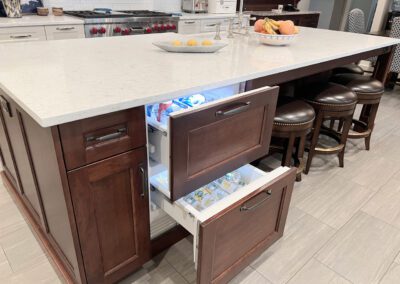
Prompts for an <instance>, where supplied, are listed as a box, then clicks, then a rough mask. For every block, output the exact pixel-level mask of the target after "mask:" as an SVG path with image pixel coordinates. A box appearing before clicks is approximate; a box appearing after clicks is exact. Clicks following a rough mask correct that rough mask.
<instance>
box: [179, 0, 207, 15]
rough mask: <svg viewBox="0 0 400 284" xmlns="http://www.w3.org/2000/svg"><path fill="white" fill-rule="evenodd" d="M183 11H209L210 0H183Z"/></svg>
mask: <svg viewBox="0 0 400 284" xmlns="http://www.w3.org/2000/svg"><path fill="white" fill-rule="evenodd" d="M182 11H185V12H188V13H207V11H208V0H182Z"/></svg>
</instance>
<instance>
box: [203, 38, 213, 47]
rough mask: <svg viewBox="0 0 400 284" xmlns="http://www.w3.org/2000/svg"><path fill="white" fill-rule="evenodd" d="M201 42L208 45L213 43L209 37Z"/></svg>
mask: <svg viewBox="0 0 400 284" xmlns="http://www.w3.org/2000/svg"><path fill="white" fill-rule="evenodd" d="M201 44H202V45H206V46H209V45H213V42H212V41H211V40H209V39H205V40H203V42H202V43H201Z"/></svg>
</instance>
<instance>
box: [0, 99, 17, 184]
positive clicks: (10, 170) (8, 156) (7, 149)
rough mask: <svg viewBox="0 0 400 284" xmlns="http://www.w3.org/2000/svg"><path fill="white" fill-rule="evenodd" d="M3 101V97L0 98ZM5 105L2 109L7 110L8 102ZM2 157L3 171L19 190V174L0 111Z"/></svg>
mask: <svg viewBox="0 0 400 284" xmlns="http://www.w3.org/2000/svg"><path fill="white" fill-rule="evenodd" d="M0 101H1V97H0ZM4 103H5V105H2V108H7V102H4ZM0 119H1V124H0V157H1V161H2V166H3V170H4V171H5V173H6V175H7V178H8V179H9V180H10V182H11V183H12V184H13V185H14V187H15V188H18V184H17V172H16V169H15V163H14V154H13V152H12V146H11V144H10V138H9V136H8V132H7V128H6V125H5V121H4V117H3V111H0Z"/></svg>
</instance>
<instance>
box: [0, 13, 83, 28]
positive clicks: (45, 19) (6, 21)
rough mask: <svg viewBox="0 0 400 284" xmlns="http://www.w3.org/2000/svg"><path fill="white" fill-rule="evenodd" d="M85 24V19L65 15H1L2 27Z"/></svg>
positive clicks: (0, 23)
mask: <svg viewBox="0 0 400 284" xmlns="http://www.w3.org/2000/svg"><path fill="white" fill-rule="evenodd" d="M79 24H83V20H81V19H79V18H76V17H70V16H67V15H64V16H54V15H48V16H38V15H23V16H22V18H6V17H0V28H10V27H31V26H54V25H79Z"/></svg>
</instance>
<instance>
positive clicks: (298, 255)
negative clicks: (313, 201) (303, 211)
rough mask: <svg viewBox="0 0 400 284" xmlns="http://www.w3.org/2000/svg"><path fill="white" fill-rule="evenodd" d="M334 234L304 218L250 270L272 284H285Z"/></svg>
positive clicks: (319, 223) (331, 230) (325, 227)
mask: <svg viewBox="0 0 400 284" xmlns="http://www.w3.org/2000/svg"><path fill="white" fill-rule="evenodd" d="M334 233H335V231H334V230H333V229H332V228H330V227H329V226H327V225H325V224H323V223H322V222H320V221H318V220H317V219H315V218H314V217H311V216H309V215H304V216H303V217H302V218H301V219H300V220H299V221H298V222H296V223H295V224H294V225H293V226H291V227H289V228H288V230H286V231H285V235H284V237H283V238H282V239H281V240H279V241H278V242H277V243H275V244H274V245H273V246H272V247H271V248H269V249H268V250H267V251H266V252H264V253H263V254H262V255H261V256H260V257H259V258H258V259H257V260H255V261H254V262H253V263H252V264H251V266H252V267H253V268H254V269H255V270H257V271H258V272H259V273H261V274H262V275H263V276H264V277H265V278H267V279H268V280H270V281H271V282H272V283H275V284H279V283H285V282H287V281H288V280H289V279H290V278H292V277H293V276H294V275H295V274H296V272H297V271H298V270H300V269H301V268H302V266H303V265H304V264H305V263H307V261H308V260H310V259H311V257H312V256H313V255H314V254H315V253H316V252H317V251H318V250H319V249H320V248H321V247H322V246H323V245H324V244H325V243H326V242H327V241H328V240H329V238H331V237H332V235H333V234H334Z"/></svg>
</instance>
